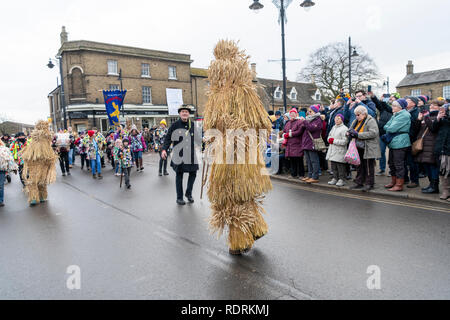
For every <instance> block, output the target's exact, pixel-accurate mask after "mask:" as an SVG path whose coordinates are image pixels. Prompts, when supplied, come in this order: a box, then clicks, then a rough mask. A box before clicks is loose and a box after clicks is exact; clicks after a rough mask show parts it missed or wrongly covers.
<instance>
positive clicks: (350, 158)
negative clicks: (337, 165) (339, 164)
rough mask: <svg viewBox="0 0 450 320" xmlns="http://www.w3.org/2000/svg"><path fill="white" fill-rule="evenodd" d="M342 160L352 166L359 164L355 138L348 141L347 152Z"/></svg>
mask: <svg viewBox="0 0 450 320" xmlns="http://www.w3.org/2000/svg"><path fill="white" fill-rule="evenodd" d="M344 161H345V162H347V163H349V164H352V165H354V166H359V165H360V164H361V159H360V157H359V153H358V148H357V147H356V139H352V141H351V142H350V145H349V146H348V150H347V153H346V154H345V157H344Z"/></svg>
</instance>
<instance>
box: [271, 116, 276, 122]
mask: <svg viewBox="0 0 450 320" xmlns="http://www.w3.org/2000/svg"><path fill="white" fill-rule="evenodd" d="M269 119H270V121H272V122H275V121H277V117H275V116H269Z"/></svg>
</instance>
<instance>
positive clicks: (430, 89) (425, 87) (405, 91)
mask: <svg viewBox="0 0 450 320" xmlns="http://www.w3.org/2000/svg"><path fill="white" fill-rule="evenodd" d="M446 86H450V81H447V82H438V83H431V84H421V85H416V86H408V87H402V88H397V90H398V93H400V95H401V96H402V97H404V96H410V95H411V91H412V90H417V89H420V90H421V94H422V95H427V96H430V98H431V99H436V98H438V97H443V96H444V92H443V90H444V87H446Z"/></svg>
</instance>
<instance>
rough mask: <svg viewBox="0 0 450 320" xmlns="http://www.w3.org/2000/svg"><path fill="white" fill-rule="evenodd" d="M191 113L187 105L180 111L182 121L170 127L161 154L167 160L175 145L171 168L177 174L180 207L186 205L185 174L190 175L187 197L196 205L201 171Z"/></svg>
mask: <svg viewBox="0 0 450 320" xmlns="http://www.w3.org/2000/svg"><path fill="white" fill-rule="evenodd" d="M190 112H191V109H190V107H189V106H186V105H184V106H182V107H180V108H179V109H178V113H179V115H180V119H179V120H178V121H176V122H175V123H174V124H172V125H171V126H170V128H169V131H168V132H167V135H166V139H165V140H164V145H163V147H162V152H161V157H162V158H163V159H167V150H168V149H169V147H170V145H171V144H172V143H173V153H172V161H171V163H170V166H171V167H172V168H173V170H174V171H175V173H176V189H177V204H179V205H186V202H185V201H184V198H183V176H184V173H185V172H187V173H189V179H188V184H187V189H186V194H185V195H186V198H187V199H188V201H189V202H190V203H194V198H193V197H192V189H193V187H194V183H195V179H196V177H197V171H198V170H199V166H198V161H197V157H196V156H195V148H194V140H195V139H194V138H195V134H197V133H196V132H195V130H194V128H195V124H194V122H193V121H192V120H191V119H190V118H189V116H190ZM185 152H186V154H185Z"/></svg>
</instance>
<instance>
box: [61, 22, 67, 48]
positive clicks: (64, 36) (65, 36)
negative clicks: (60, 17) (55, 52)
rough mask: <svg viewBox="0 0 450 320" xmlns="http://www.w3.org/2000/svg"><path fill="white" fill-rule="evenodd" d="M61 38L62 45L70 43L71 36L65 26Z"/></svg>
mask: <svg viewBox="0 0 450 320" xmlns="http://www.w3.org/2000/svg"><path fill="white" fill-rule="evenodd" d="M60 37H61V45H63V44H64V42H67V41H69V34H68V33H67V32H66V27H64V26H63V27H62V30H61V34H60Z"/></svg>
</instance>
